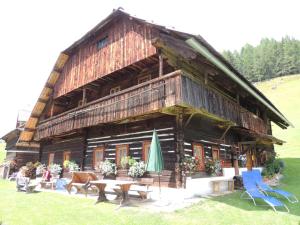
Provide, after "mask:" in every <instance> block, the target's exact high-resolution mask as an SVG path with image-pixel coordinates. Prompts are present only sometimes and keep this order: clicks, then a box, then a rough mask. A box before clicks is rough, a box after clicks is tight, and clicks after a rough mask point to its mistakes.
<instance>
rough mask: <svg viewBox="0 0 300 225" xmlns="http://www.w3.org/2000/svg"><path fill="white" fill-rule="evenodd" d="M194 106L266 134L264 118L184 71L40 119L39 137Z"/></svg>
mask: <svg viewBox="0 0 300 225" xmlns="http://www.w3.org/2000/svg"><path fill="white" fill-rule="evenodd" d="M180 105H181V106H184V107H189V106H192V107H194V108H198V109H204V110H205V111H207V112H208V113H209V114H211V115H216V116H218V117H220V118H222V119H225V120H230V121H233V122H234V123H235V124H237V125H238V126H242V127H245V128H247V129H250V130H253V131H256V132H259V133H266V125H265V124H264V122H263V120H261V119H260V118H258V117H256V116H255V115H254V114H253V113H251V112H249V111H247V110H246V109H244V108H242V107H241V106H239V105H238V104H237V103H235V102H234V101H232V100H230V99H228V98H226V97H225V96H223V95H221V94H220V93H218V92H216V91H215V90H212V89H210V88H208V87H206V86H205V85H203V84H199V83H196V82H194V81H192V80H191V79H189V78H188V77H185V76H183V75H182V72H181V71H175V72H173V73H170V74H167V75H164V76H162V77H159V78H156V79H153V80H150V81H148V82H145V83H142V84H139V85H136V86H133V87H131V88H128V89H126V90H123V91H120V92H118V93H115V94H113V95H109V96H106V97H104V98H101V99H98V100H96V101H93V102H90V103H88V104H86V105H84V106H81V107H78V108H75V109H72V110H70V111H67V112H64V113H62V114H60V115H57V116H54V117H51V118H49V119H47V120H44V121H41V122H40V124H39V126H38V128H37V137H38V139H42V138H45V137H49V136H53V135H59V134H62V133H66V132H69V131H71V130H75V129H80V128H84V127H90V126H95V125H99V124H101V123H109V122H116V121H121V120H125V119H129V118H131V117H137V116H143V115H146V114H151V113H155V112H158V111H160V110H161V109H162V108H165V107H171V106H180Z"/></svg>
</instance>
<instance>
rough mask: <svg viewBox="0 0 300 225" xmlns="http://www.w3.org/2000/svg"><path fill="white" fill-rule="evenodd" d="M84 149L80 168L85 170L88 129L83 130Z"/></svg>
mask: <svg viewBox="0 0 300 225" xmlns="http://www.w3.org/2000/svg"><path fill="white" fill-rule="evenodd" d="M82 136H83V150H82V158H81V165H80V170H81V171H83V170H84V167H85V160H86V150H87V146H88V144H87V138H88V129H87V128H86V129H84V130H83V135H82Z"/></svg>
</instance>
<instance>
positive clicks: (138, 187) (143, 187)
mask: <svg viewBox="0 0 300 225" xmlns="http://www.w3.org/2000/svg"><path fill="white" fill-rule="evenodd" d="M117 179H118V180H128V178H127V179H126V178H125V179H124V178H117ZM129 179H130V180H132V179H131V178H129ZM153 184H154V179H153V178H139V179H138V180H137V181H136V183H135V184H133V185H131V187H130V189H129V191H136V192H137V193H138V194H139V197H140V198H141V199H142V200H145V199H147V196H148V193H150V192H152V190H150V189H149V187H150V186H152V185H153ZM113 190H114V191H115V192H116V194H117V198H118V197H119V196H120V195H121V190H120V188H119V187H115V188H113Z"/></svg>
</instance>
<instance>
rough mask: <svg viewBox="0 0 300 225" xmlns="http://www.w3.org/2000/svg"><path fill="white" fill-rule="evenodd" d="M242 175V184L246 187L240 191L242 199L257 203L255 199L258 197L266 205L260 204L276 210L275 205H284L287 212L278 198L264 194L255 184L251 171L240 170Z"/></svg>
mask: <svg viewBox="0 0 300 225" xmlns="http://www.w3.org/2000/svg"><path fill="white" fill-rule="evenodd" d="M242 177H243V184H244V187H245V189H246V191H245V192H244V193H242V195H241V198H243V199H251V200H252V201H253V203H254V205H255V206H256V205H258V204H257V203H256V201H255V200H256V199H260V200H262V201H264V202H265V203H266V204H267V205H261V206H271V207H272V209H273V210H274V211H275V212H276V211H277V210H276V207H284V208H285V209H286V210H287V212H289V209H288V207H287V206H286V205H285V204H283V203H282V202H281V201H279V200H278V199H276V198H274V197H271V196H265V195H264V194H263V193H262V192H261V191H260V190H259V189H258V188H257V186H256V183H255V180H254V177H253V174H252V172H251V171H249V172H248V171H247V172H242ZM245 194H247V195H248V197H247V196H246V197H245Z"/></svg>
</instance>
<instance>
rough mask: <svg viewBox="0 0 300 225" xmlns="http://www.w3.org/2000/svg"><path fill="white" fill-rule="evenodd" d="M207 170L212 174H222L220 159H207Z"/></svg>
mask: <svg viewBox="0 0 300 225" xmlns="http://www.w3.org/2000/svg"><path fill="white" fill-rule="evenodd" d="M205 171H206V173H208V174H209V175H212V176H220V175H222V167H221V162H220V160H212V159H207V160H206V161H205Z"/></svg>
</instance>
